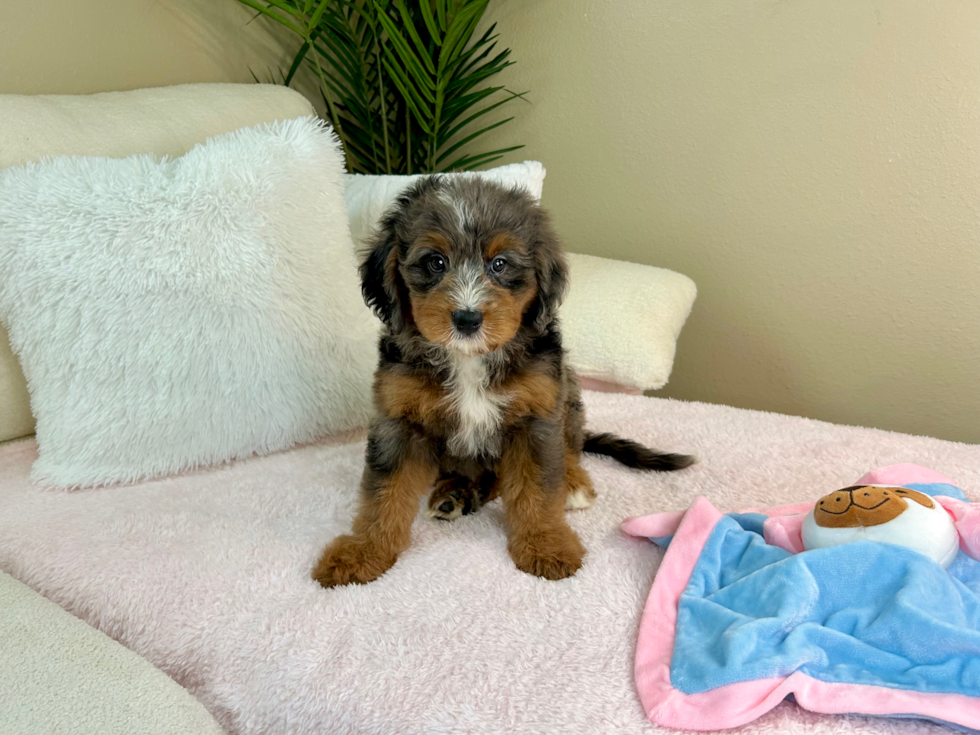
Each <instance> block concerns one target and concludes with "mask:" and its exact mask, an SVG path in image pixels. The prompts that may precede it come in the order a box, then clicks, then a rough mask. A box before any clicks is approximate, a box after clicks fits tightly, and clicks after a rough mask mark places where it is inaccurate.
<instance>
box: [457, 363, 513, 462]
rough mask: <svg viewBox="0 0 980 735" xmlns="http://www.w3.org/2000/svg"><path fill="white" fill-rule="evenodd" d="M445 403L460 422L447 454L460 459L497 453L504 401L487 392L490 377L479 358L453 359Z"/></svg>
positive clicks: (498, 450) (500, 397) (484, 364)
mask: <svg viewBox="0 0 980 735" xmlns="http://www.w3.org/2000/svg"><path fill="white" fill-rule="evenodd" d="M448 387H449V395H448V396H447V400H448V401H449V402H450V405H451V406H452V410H453V412H454V413H455V414H456V417H457V419H458V421H459V423H458V427H457V429H456V433H455V434H453V436H451V437H450V439H449V451H450V452H452V453H453V454H455V455H458V456H463V457H476V456H478V455H481V454H488V455H496V454H498V453H499V452H500V435H499V430H500V424H501V421H502V420H503V403H504V398H503V397H502V396H500V395H497V394H495V393H493V392H491V391H490V390H489V375H488V373H487V366H486V363H485V362H484V360H483V358H482V357H481V356H479V355H458V356H455V357H454V358H453V363H452V373H451V376H450V378H449V386H448Z"/></svg>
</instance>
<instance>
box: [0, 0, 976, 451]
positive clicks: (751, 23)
mask: <svg viewBox="0 0 980 735" xmlns="http://www.w3.org/2000/svg"><path fill="white" fill-rule="evenodd" d="M250 15H251V14H250V12H249V11H247V10H246V9H244V8H242V7H241V6H239V5H238V4H237V3H235V2H233V1H232V0H85V2H77V0H39V1H38V2H31V3H26V2H13V1H12V0H5V1H3V2H0V92H20V93H29V94H35V93H83V92H94V91H102V90H110V89H131V88H135V87H142V86H154V85H162V84H174V83H179V82H190V81H241V82H247V81H250V80H251V76H250V74H249V72H248V66H249V65H251V66H252V68H253V69H255V70H256V72H257V73H258V74H259V76H260V77H263V78H265V77H267V76H268V74H269V71H268V69H269V67H270V66H275V65H276V64H281V65H283V66H284V65H286V63H287V59H288V57H287V55H286V54H285V53H284V52H283V50H282V40H283V36H282V35H281V34H275V33H272V34H270V33H269V31H268V30H267V29H268V28H269V26H268V24H265V23H261V22H258V21H257V22H255V23H253V24H251V25H250V26H248V27H246V26H245V23H246V22H247V21H248V19H249V17H250ZM490 15H491V16H493V17H494V18H495V19H496V20H498V21H499V30H500V31H501V34H502V41H504V42H505V43H506V44H508V45H510V46H511V47H512V48H513V49H514V52H515V53H514V57H515V59H516V60H517V61H518V62H519V64H518V66H516V67H514V68H512V69H510V70H508V72H507V75H508V76H507V78H506V80H507V82H508V84H509V85H510V86H512V87H513V88H515V89H520V90H523V89H527V88H530V89H531V90H532V94H531V99H532V100H533V101H534V104H533V105H517V106H516V107H515V109H516V110H517V111H518V113H519V119H518V120H517V121H515V122H514V123H512V124H510V125H508V126H506V127H504V128H502V129H501V131H500V132H501V135H500V137H498V140H499V141H500V142H501V143H508V144H509V143H510V142H511V141H513V140H518V141H520V142H524V143H527V145H528V147H527V149H526V150H525V151H519V152H518V155H516V156H514V157H513V158H514V159H516V160H519V159H521V158H523V157H525V156H526V157H530V158H537V159H540V160H542V161H544V162H545V164H546V165H547V167H548V170H549V176H548V181H547V185H546V187H545V200H546V204H547V205H548V206H549V207H550V208H551V209H552V210H553V212H554V213H555V216H556V219H557V222H558V225H559V227H560V229H561V231H562V232H563V233H564V235H565V238H566V241H567V242H568V245H569V247H570V248H571V249H573V250H578V251H582V252H590V253H595V254H600V255H608V256H612V257H619V258H627V259H632V260H636V261H640V262H644V263H651V264H655V265H662V266H666V267H669V268H673V269H675V270H678V271H681V272H683V273H686V274H688V275H689V276H691V277H692V278H694V280H695V281H696V282H697V283H698V286H699V289H700V296H699V299H698V303H697V305H696V306H695V310H694V313H693V314H692V316H691V319H690V321H689V323H688V326H687V327H686V329H685V332H684V334H683V335H682V337H681V341H680V344H679V349H678V356H677V362H676V366H675V371H674V377H673V380H672V383H671V385H670V386H669V387H668V388H667V389H666V390H665V391H663V393H664V394H665V395H669V396H674V397H677V398H684V399H696V400H704V401H712V402H719V403H729V404H733V405H737V406H748V407H753V408H761V409H766V410H772V411H781V412H786V413H796V414H802V415H807V416H812V417H815V418H821V419H827V420H830V421H838V422H845V423H854V424H864V425H874V426H879V427H882V428H888V429H896V430H900V431H908V432H913V433H920V434H931V435H934V436H940V437H944V438H949V439H958V440H963V441H972V442H980V288H978V287H980V3H976V2H973V0H961V1H959V2H956V1H954V0H935V1H934V2H930V3H922V2H912V1H911V0H879V1H878V2H873V1H872V0H768V1H765V2H763V1H761V0H619V1H618V2H615V3H613V2H610V1H609V0H495V1H494V3H492V4H491V6H490ZM287 45H288V43H287ZM909 460H910V461H914V460H915V458H914V457H910V458H909Z"/></svg>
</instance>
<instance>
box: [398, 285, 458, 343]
mask: <svg viewBox="0 0 980 735" xmlns="http://www.w3.org/2000/svg"><path fill="white" fill-rule="evenodd" d="M409 300H410V302H411V304H412V315H413V317H414V319H415V326H417V327H418V329H419V331H420V332H421V333H422V336H423V337H425V338H426V339H427V340H429V342H434V343H435V344H439V345H445V344H447V343H448V342H449V340H450V338H451V337H452V333H453V328H452V324H453V322H452V313H453V304H452V300H451V299H450V298H449V296H448V295H447V294H446V293H445V292H443V291H430V292H429V293H425V294H418V293H412V294H410V295H409Z"/></svg>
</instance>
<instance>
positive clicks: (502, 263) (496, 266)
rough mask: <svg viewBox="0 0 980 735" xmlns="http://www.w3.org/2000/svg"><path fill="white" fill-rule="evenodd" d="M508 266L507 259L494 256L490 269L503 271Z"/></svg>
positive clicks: (496, 271)
mask: <svg viewBox="0 0 980 735" xmlns="http://www.w3.org/2000/svg"><path fill="white" fill-rule="evenodd" d="M506 267H507V261H506V260H504V259H503V258H494V259H493V260H492V261H490V270H492V271H493V272H494V273H501V272H503V270H504V268H506Z"/></svg>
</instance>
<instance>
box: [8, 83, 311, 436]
mask: <svg viewBox="0 0 980 735" xmlns="http://www.w3.org/2000/svg"><path fill="white" fill-rule="evenodd" d="M312 112H313V108H312V107H311V106H310V103H309V101H308V100H307V99H306V98H305V97H304V96H303V95H301V94H300V93H299V92H297V91H295V90H293V89H289V88H287V87H283V86H282V85H280V84H178V85H176V86H173V87H154V88H152V89H133V90H129V91H126V92H101V93H99V94H42V95H21V94H0V169H2V168H6V167H8V166H20V165H22V164H25V163H27V162H29V161H38V160H41V159H42V158H44V157H50V156H108V157H110V158H123V157H125V156H131V155H134V154H139V153H153V154H156V155H158V156H180V155H183V154H184V153H186V152H187V151H189V150H190V149H191V148H193V147H194V146H195V145H197V144H198V143H203V142H204V141H205V140H207V139H208V138H211V137H213V136H215V135H221V134H222V133H227V132H230V131H232V130H237V129H238V128H242V127H247V126H250V125H258V124H260V123H267V122H273V121H274V120H291V119H292V118H295V117H300V116H303V115H309V114H311V113H312ZM33 431H34V417H33V416H32V415H31V405H30V395H29V394H28V392H27V383H26V382H25V380H24V374H23V372H22V371H21V368H20V365H19V364H18V362H17V358H16V357H15V356H14V354H13V353H12V352H11V350H10V343H9V340H8V338H7V332H6V329H5V328H4V326H3V324H2V323H0V441H5V440H7V439H16V438H17V437H20V436H26V435H28V434H31V433H33Z"/></svg>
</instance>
